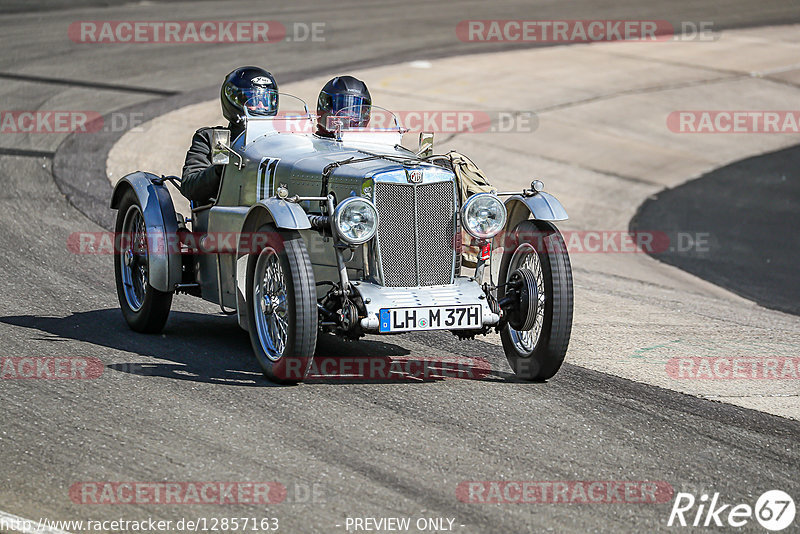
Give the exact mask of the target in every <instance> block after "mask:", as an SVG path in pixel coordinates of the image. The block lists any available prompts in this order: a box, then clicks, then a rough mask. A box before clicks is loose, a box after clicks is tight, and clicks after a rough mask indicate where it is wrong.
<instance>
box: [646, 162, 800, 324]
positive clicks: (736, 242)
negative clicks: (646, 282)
mask: <svg viewBox="0 0 800 534" xmlns="http://www.w3.org/2000/svg"><path fill="white" fill-rule="evenodd" d="M799 165H800V147H792V148H787V149H784V150H779V151H777V152H773V153H770V154H765V155H762V156H755V157H752V158H747V159H745V160H742V161H738V162H736V163H732V164H730V165H726V166H725V167H722V168H719V169H716V170H714V171H712V172H710V173H708V174H706V175H704V176H701V177H700V178H698V179H696V180H692V181H691V182H687V183H685V184H683V185H680V186H678V187H675V188H674V189H668V190H666V191H663V192H661V193H659V194H658V195H656V196H655V197H653V198H651V199H648V200H647V201H646V202H645V203H644V204H643V205H642V206H641V207H640V209H639V212H638V213H637V215H636V217H635V219H634V220H633V221H632V223H631V228H632V229H633V230H643V229H645V228H647V229H649V230H658V231H662V232H665V233H667V234H668V235H670V236H671V237H676V236H677V235H678V234H680V233H682V234H684V235H686V234H705V235H706V236H707V241H708V243H707V245H708V246H707V247H704V248H702V249H701V250H697V248H695V249H694V250H693V251H690V252H688V251H685V250H681V249H680V247H673V248H672V249H670V250H666V251H663V252H662V253H659V254H654V255H653V256H654V257H656V258H658V259H659V260H661V261H663V262H665V263H669V264H670V265H675V266H676V267H680V268H681V269H683V270H684V271H688V272H690V273H692V274H695V275H697V276H699V277H701V278H704V279H706V280H709V281H710V282H713V283H715V284H717V285H719V286H722V287H725V288H727V289H730V290H731V291H734V292H735V293H738V294H740V295H742V296H743V297H745V298H748V299H750V300H754V301H755V302H758V303H759V304H761V305H762V306H765V307H767V308H773V309H776V310H781V311H784V312H788V313H794V314H800V279H798V266H800V234H798V233H797V229H798V228H800V205H798V203H799V202H800V177H799V176H798V174H797V169H798V166H799ZM676 241H677V239H675V240H673V241H672V242H676Z"/></svg>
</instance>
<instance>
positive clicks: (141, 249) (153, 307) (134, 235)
mask: <svg viewBox="0 0 800 534" xmlns="http://www.w3.org/2000/svg"><path fill="white" fill-rule="evenodd" d="M115 231H116V234H115V235H116V240H115V247H114V278H115V279H116V282H117V299H118V300H119V307H120V309H121V310H122V315H123V316H124V317H125V321H126V322H127V323H128V326H130V328H131V330H134V331H136V332H142V333H146V334H157V333H159V332H161V330H163V329H164V324H166V322H167V318H168V317H169V309H170V306H172V293H165V292H163V291H159V290H157V289H155V288H154V287H153V286H151V285H150V266H149V261H148V260H149V259H148V249H147V228H146V225H145V221H144V215H143V214H142V207H141V206H140V205H139V199H138V198H137V197H136V194H135V193H134V192H133V190H130V189H129V190H128V191H127V192H126V193H125V194H124V195H123V197H122V199H121V201H120V204H119V211H118V212H117V222H116V225H115Z"/></svg>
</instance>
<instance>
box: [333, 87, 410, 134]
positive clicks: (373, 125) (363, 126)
mask: <svg viewBox="0 0 800 534" xmlns="http://www.w3.org/2000/svg"><path fill="white" fill-rule="evenodd" d="M345 96H348V95H345ZM369 108H371V109H369V110H368V111H367V112H366V117H365V113H364V107H363V106H354V107H347V108H343V109H341V110H340V111H339V112H338V113H337V114H336V115H334V116H331V117H328V120H327V130H328V131H330V132H334V131H336V129H337V127H338V128H339V130H340V131H357V132H371V133H386V132H391V133H404V132H405V130H404V129H403V128H402V126H401V124H400V121H399V120H398V119H397V116H395V114H394V113H392V112H391V111H389V110H388V109H384V108H382V107H378V106H369Z"/></svg>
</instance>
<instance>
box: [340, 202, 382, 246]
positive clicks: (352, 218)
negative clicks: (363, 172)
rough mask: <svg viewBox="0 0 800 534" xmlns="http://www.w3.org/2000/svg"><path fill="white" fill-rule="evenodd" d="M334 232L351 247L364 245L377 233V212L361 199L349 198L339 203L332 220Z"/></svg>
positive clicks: (369, 203) (371, 205) (373, 206)
mask: <svg viewBox="0 0 800 534" xmlns="http://www.w3.org/2000/svg"><path fill="white" fill-rule="evenodd" d="M333 222H334V226H335V227H336V232H337V233H338V234H339V237H341V238H342V239H343V240H344V241H345V242H347V243H349V244H351V245H361V244H363V243H366V242H367V241H369V240H370V239H372V238H373V237H375V232H377V231H378V210H376V209H375V205H374V204H373V203H372V202H370V201H369V200H367V199H366V198H361V197H350V198H347V199H345V200H343V201H341V202H340V203H339V204H338V205H337V206H336V210H335V212H334V218H333Z"/></svg>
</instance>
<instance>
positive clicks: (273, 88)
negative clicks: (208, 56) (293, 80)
mask: <svg viewBox="0 0 800 534" xmlns="http://www.w3.org/2000/svg"><path fill="white" fill-rule="evenodd" d="M220 100H221V101H222V115H223V116H224V117H225V118H226V119H228V122H231V123H237V122H240V121H241V119H242V116H243V115H244V107H245V105H247V108H248V112H249V113H250V114H251V115H275V114H276V113H278V83H277V82H276V81H275V78H274V77H273V76H272V74H270V73H269V72H267V71H265V70H264V69H262V68H260V67H239V68H238V69H236V70H234V71H233V72H231V73H230V74H228V75H227V76H226V77H225V81H224V82H223V83H222V88H221V89H220Z"/></svg>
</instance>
